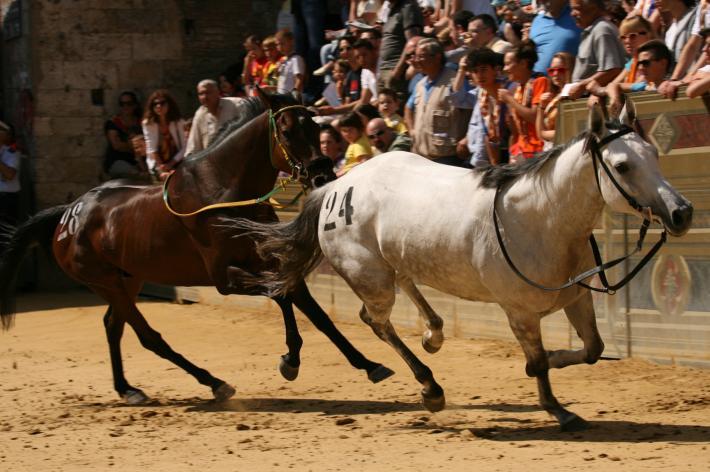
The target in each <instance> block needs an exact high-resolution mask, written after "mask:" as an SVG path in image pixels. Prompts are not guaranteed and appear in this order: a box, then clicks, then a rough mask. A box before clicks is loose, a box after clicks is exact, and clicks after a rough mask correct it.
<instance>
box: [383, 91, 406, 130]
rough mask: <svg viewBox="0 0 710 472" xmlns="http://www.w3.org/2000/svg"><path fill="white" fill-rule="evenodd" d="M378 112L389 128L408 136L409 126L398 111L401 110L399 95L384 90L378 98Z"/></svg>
mask: <svg viewBox="0 0 710 472" xmlns="http://www.w3.org/2000/svg"><path fill="white" fill-rule="evenodd" d="M377 110H378V111H379V112H380V115H382V119H384V120H385V123H386V124H387V126H389V127H390V128H392V129H393V130H394V132H395V133H397V134H407V133H408V129H407V125H406V124H405V123H404V118H402V117H401V116H400V115H399V114H398V113H397V111H398V110H399V100H398V99H397V93H396V92H395V91H394V90H392V89H388V88H386V89H382V90H380V93H379V95H378V96H377Z"/></svg>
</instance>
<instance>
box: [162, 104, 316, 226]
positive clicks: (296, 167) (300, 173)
mask: <svg viewBox="0 0 710 472" xmlns="http://www.w3.org/2000/svg"><path fill="white" fill-rule="evenodd" d="M296 108H303V109H305V110H308V108H307V107H306V106H304V105H289V106H287V107H283V108H280V109H279V110H278V111H276V112H273V111H271V110H269V116H268V120H269V159H270V160H271V166H272V167H273V168H274V169H279V167H278V165H277V164H276V162H274V143H273V142H274V141H276V144H277V145H278V147H279V149H281V154H282V155H283V157H284V160H285V161H286V163H287V164H288V165H289V167H290V168H291V175H290V176H289V177H288V178H287V179H282V180H280V181H279V182H278V183H277V184H276V186H275V187H274V188H273V189H271V190H270V191H269V192H268V193H266V194H265V195H262V196H261V197H257V198H252V199H249V200H241V201H237V202H220V203H213V204H211V205H207V206H204V207H202V208H200V209H199V210H195V211H192V212H189V213H180V212H178V211H176V210H174V209H173V208H172V207H171V206H170V196H169V193H168V182H170V178H171V177H172V176H173V175H174V174H175V173H174V172H172V173H170V175H168V176H167V178H166V179H165V182H163V203H165V208H167V210H168V211H169V212H170V213H172V214H173V215H175V216H179V217H181V218H186V217H188V216H195V215H197V214H200V213H203V212H205V211H209V210H215V209H218V208H234V207H241V206H250V205H257V204H259V203H264V202H266V201H268V202H269V204H271V205H272V206H274V207H276V208H285V207H287V206H290V205H292V204H294V203H295V202H296V201H297V200H298V199H299V198H300V197H301V195H303V191H301V192H300V193H299V194H298V195H296V197H295V198H294V199H293V200H292V201H291V202H289V203H288V204H287V205H281V204H279V202H277V201H276V200H274V199H273V198H272V197H273V196H274V195H275V194H277V193H279V192H282V191H283V190H285V189H286V184H288V183H290V182H298V181H300V179H301V178H302V177H305V178H308V171H307V170H306V169H305V168H304V167H303V163H302V162H300V161H298V160H296V159H294V158H293V156H291V154H290V153H289V151H288V149H286V146H284V145H283V143H282V142H281V139H279V134H278V128H277V124H276V117H277V116H278V115H279V114H281V113H283V112H285V111H287V110H292V109H296Z"/></svg>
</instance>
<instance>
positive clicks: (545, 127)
mask: <svg viewBox="0 0 710 472" xmlns="http://www.w3.org/2000/svg"><path fill="white" fill-rule="evenodd" d="M573 68H574V56H572V54H570V53H568V52H558V53H556V54H555V55H554V56H552V61H551V62H550V67H549V68H548V69H547V75H548V76H549V77H550V84H549V85H550V90H549V91H548V92H545V93H543V94H542V95H541V96H540V105H539V106H538V108H537V117H536V120H535V130H536V131H537V135H538V136H539V137H540V138H541V139H542V141H543V143H544V144H543V150H544V151H546V150H548V149H550V148H552V145H553V141H554V140H555V126H556V121H557V112H558V104H559V102H560V99H561V98H562V94H561V92H562V89H563V88H564V86H565V85H567V84H568V83H570V79H571V77H572V69H573Z"/></svg>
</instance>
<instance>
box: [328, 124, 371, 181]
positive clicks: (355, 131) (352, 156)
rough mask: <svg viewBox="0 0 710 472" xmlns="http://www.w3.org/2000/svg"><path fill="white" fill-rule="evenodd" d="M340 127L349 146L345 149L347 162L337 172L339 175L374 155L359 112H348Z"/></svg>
mask: <svg viewBox="0 0 710 472" xmlns="http://www.w3.org/2000/svg"><path fill="white" fill-rule="evenodd" d="M339 127H340V134H341V135H342V136H343V139H344V140H345V141H346V142H347V143H348V147H347V149H346V150H345V164H344V165H343V167H342V169H340V172H339V173H337V172H336V175H337V176H338V177H340V176H341V175H343V174H345V173H347V172H349V171H350V169H352V168H353V167H355V166H356V165H358V164H361V163H363V162H365V161H366V160H368V159H369V158H371V157H372V148H371V147H370V143H369V141H368V140H367V136H365V126H364V125H363V124H362V119H361V118H360V116H359V115H358V114H357V113H355V112H350V113H348V114H346V115H345V116H344V117H343V118H341V119H340V120H339Z"/></svg>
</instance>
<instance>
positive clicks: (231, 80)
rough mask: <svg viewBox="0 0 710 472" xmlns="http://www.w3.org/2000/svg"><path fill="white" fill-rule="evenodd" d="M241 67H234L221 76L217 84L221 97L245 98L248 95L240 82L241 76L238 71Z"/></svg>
mask: <svg viewBox="0 0 710 472" xmlns="http://www.w3.org/2000/svg"><path fill="white" fill-rule="evenodd" d="M238 69H239V67H237V65H236V64H235V65H233V66H230V67H228V68H227V70H225V71H224V72H222V73H221V74H219V78H218V80H217V83H218V85H219V95H220V97H240V98H241V97H245V96H246V93H245V92H244V88H243V87H242V83H241V81H240V77H241V74H239V73H238V72H237V71H238Z"/></svg>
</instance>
